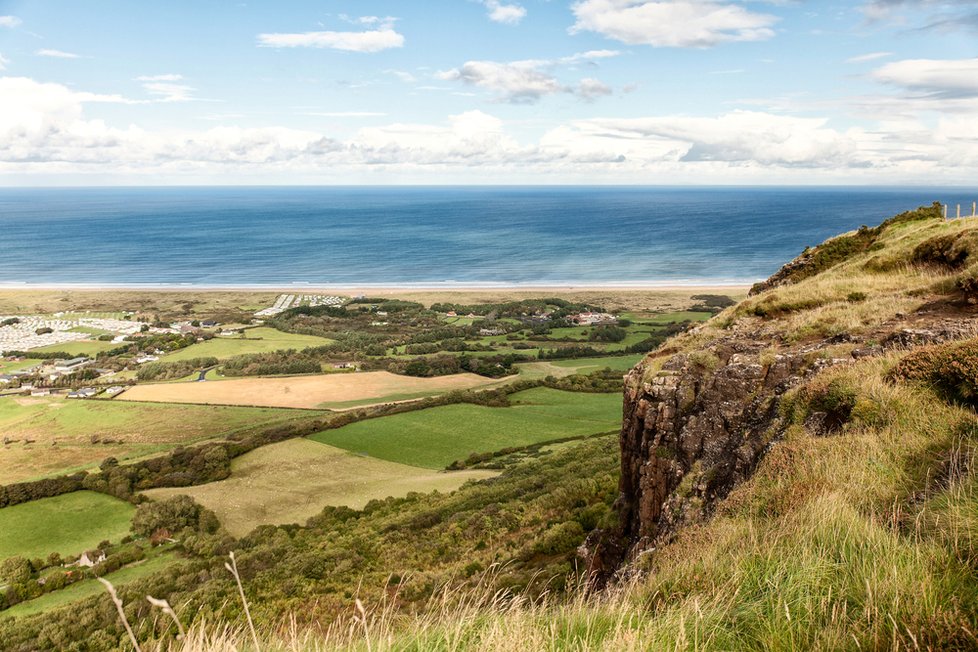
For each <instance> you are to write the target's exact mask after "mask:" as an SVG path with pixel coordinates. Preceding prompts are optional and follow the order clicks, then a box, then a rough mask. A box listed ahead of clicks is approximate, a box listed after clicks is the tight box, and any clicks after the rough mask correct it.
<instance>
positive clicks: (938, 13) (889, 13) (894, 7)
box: [861, 0, 978, 32]
mask: <svg viewBox="0 0 978 652" xmlns="http://www.w3.org/2000/svg"><path fill="white" fill-rule="evenodd" d="M861 9H862V12H863V13H864V14H865V16H866V18H867V19H868V20H869V21H871V22H890V23H893V24H895V25H899V26H903V25H905V24H917V25H921V27H918V28H917V29H922V30H936V31H942V32H953V31H959V30H972V31H974V30H978V2H975V0H870V1H869V2H866V3H865V4H863V6H862V8H861Z"/></svg>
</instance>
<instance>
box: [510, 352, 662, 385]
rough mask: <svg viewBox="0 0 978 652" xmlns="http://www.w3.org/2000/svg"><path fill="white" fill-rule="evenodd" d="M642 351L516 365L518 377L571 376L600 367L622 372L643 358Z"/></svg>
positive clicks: (586, 372) (599, 368) (597, 369)
mask: <svg viewBox="0 0 978 652" xmlns="http://www.w3.org/2000/svg"><path fill="white" fill-rule="evenodd" d="M644 357H645V355H644V354H642V353H630V354H628V355H618V356H607V357H601V358H572V359H570V360H541V361H539V362H523V363H520V364H518V365H516V367H517V369H519V372H520V378H523V379H526V378H529V379H536V378H546V377H547V376H556V377H557V378H561V377H563V376H571V375H573V374H589V373H591V372H594V371H600V370H601V369H606V368H610V369H616V370H618V371H621V372H622V374H624V373H625V372H626V371H628V370H629V369H631V368H632V367H634V366H635V365H636V364H638V362H639V361H640V360H641V359H642V358H644Z"/></svg>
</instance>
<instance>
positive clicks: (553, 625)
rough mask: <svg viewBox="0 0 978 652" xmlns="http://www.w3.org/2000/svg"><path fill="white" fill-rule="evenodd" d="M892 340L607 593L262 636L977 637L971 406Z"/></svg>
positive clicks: (226, 645) (233, 640)
mask: <svg viewBox="0 0 978 652" xmlns="http://www.w3.org/2000/svg"><path fill="white" fill-rule="evenodd" d="M896 359H897V355H896V354H894V355H891V356H888V357H884V358H878V359H868V360H864V361H862V362H860V363H859V364H856V365H853V366H850V367H847V368H841V369H834V370H831V371H828V372H825V373H823V374H821V375H820V376H819V377H816V378H815V379H814V380H813V381H812V383H811V387H809V388H806V389H805V390H799V392H798V394H797V395H796V396H793V397H791V398H790V399H789V401H788V405H789V409H790V410H791V411H796V412H797V414H789V416H792V417H793V418H795V419H796V420H799V421H800V420H803V419H804V414H805V411H806V409H808V408H807V406H806V400H807V398H806V397H807V396H809V395H811V394H812V393H813V392H816V391H817V390H818V387H820V386H824V385H827V384H829V383H833V382H835V383H845V384H847V386H848V387H850V388H851V389H852V390H853V391H854V393H855V395H856V408H855V409H854V410H853V418H852V420H851V421H850V422H849V423H847V424H846V425H845V426H844V427H843V430H842V431H841V432H839V433H837V434H835V435H833V436H828V437H816V436H813V435H811V434H809V433H807V432H806V431H805V430H804V429H803V428H801V427H800V426H796V427H793V428H791V429H790V431H789V433H788V436H787V437H786V439H785V440H784V441H783V442H782V443H781V444H780V445H779V446H778V447H776V448H775V449H774V451H773V452H772V453H771V454H770V455H769V456H768V457H767V458H765V460H764V461H763V462H762V463H761V465H760V468H759V469H758V471H757V472H756V474H755V475H754V477H753V478H752V479H751V480H750V481H748V482H746V483H745V484H743V485H741V486H740V487H739V488H738V489H736V490H735V491H734V492H733V494H731V496H730V497H729V498H728V499H727V501H725V503H724V504H723V505H722V506H721V507H720V508H719V510H718V512H717V513H716V514H715V515H714V516H713V518H711V519H709V520H705V521H703V522H700V523H698V524H694V525H693V526H690V527H687V528H686V529H684V530H683V531H682V532H681V533H680V534H679V536H678V537H677V538H676V539H675V540H674V541H673V542H671V543H670V544H668V545H665V546H663V547H662V548H660V549H659V550H656V551H654V553H651V554H648V555H645V556H644V557H643V558H642V559H640V560H638V561H637V562H636V563H635V565H634V569H635V570H636V571H641V572H637V573H636V574H635V575H633V577H632V579H631V581H629V582H627V583H625V584H623V585H620V586H618V587H616V588H614V589H612V590H610V591H608V592H606V593H602V594H593V593H588V592H587V591H586V590H585V588H584V587H583V586H582V587H579V588H578V590H576V591H572V592H571V596H570V597H569V598H568V597H566V596H565V597H563V598H559V599H558V598H557V597H555V596H550V595H547V594H544V595H543V596H542V597H541V598H539V599H537V600H530V599H528V598H526V597H521V596H518V595H509V594H505V593H495V592H493V591H492V590H491V589H490V588H488V587H490V586H492V585H493V583H492V582H491V581H486V582H484V583H483V584H482V585H481V588H477V589H475V590H472V589H471V588H467V589H461V588H453V587H446V588H445V589H443V590H442V591H441V592H440V593H439V594H437V596H436V597H435V598H433V599H432V601H431V602H430V603H429V604H428V606H427V608H426V609H424V610H423V611H420V612H417V613H403V612H401V611H400V610H399V609H398V608H397V606H396V603H397V600H396V595H393V596H391V597H390V599H389V600H387V601H385V602H384V603H382V604H373V605H372V604H366V605H361V604H360V603H359V602H358V601H357V600H353V599H351V603H350V605H349V608H348V609H347V610H346V611H345V612H344V613H342V614H339V615H338V617H337V618H336V619H335V620H334V621H332V622H329V623H324V624H323V625H322V626H315V625H314V626H311V627H310V626H298V625H296V621H295V619H289V620H286V621H285V622H281V623H264V624H263V625H259V627H258V634H257V636H258V638H259V639H260V645H261V649H262V650H265V651H268V650H271V651H286V650H289V651H299V650H302V651H306V650H309V651H313V650H317V651H318V650H321V651H327V650H356V651H360V650H368V651H371V652H373V651H392V650H398V651H402V650H403V651H419V652H420V651H422V650H423V651H428V650H438V651H445V652H450V651H456V650H459V651H460V650H492V651H497V650H498V651H502V650H507V651H508V650H553V651H557V650H608V651H611V650H615V651H618V650H660V649H661V650H800V649H805V650H840V649H851V650H867V649H872V650H883V649H892V650H897V649H921V650H925V649H931V650H938V649H939V650H947V649H974V648H976V647H978V636H976V632H978V580H976V578H975V568H976V567H978V563H976V562H978V547H976V546H978V482H976V479H978V477H976V470H975V469H974V466H973V465H972V464H971V463H970V460H971V459H972V457H973V456H974V452H975V448H976V445H978V442H976V440H975V431H976V428H975V416H974V414H973V413H972V412H970V411H968V410H965V409H963V408H959V407H956V406H953V405H949V404H947V403H944V402H942V401H940V400H939V399H938V398H937V397H936V396H935V395H934V394H932V393H931V392H930V391H929V390H928V389H927V388H925V387H918V386H913V385H893V384H889V383H887V382H885V381H884V380H883V378H884V376H885V374H886V372H887V370H888V369H889V368H890V367H891V366H892V365H893V364H894V363H895V361H896ZM255 646H256V643H255V642H254V641H253V640H252V636H251V633H250V631H249V629H248V627H247V626H246V625H242V626H241V627H233V626H228V625H225V624H221V625H208V624H206V623H204V624H197V625H196V626H194V627H193V628H191V630H190V632H189V633H188V635H187V638H186V639H185V640H183V641H173V642H170V643H165V642H164V643H161V644H160V645H159V647H158V648H157V650H160V651H163V650H166V651H168V652H178V651H179V652H212V651H213V652H218V651H230V650H254V649H255Z"/></svg>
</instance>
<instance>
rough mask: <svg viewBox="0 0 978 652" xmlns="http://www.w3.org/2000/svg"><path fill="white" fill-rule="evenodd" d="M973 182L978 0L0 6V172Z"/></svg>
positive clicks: (110, 178)
mask: <svg viewBox="0 0 978 652" xmlns="http://www.w3.org/2000/svg"><path fill="white" fill-rule="evenodd" d="M164 184H165V185H180V184H228V185H234V184H262V185H267V184H430V185H439V184H649V185H683V184H752V185H778V184H791V185H817V184H826V185H838V184H866V185H907V184H913V185H970V186H975V185H978V0H946V1H932V0H857V1H855V2H850V3H836V2H808V1H804V0H770V1H765V0H747V1H735V0H684V1H646V0H396V1H386V2H385V1H374V0H348V1H346V0H319V1H311V0H277V1H276V2H268V1H266V2H234V1H223V0H222V1H218V0H196V1H193V2H191V1H189V0H170V1H169V2H132V1H131V0H118V1H108V0H86V1H85V2H78V1H77V0H43V1H41V0H33V1H8V0H0V185H4V186H38V185H164Z"/></svg>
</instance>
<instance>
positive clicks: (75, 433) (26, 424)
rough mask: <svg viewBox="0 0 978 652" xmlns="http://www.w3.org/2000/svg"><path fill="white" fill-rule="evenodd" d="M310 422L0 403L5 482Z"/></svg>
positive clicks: (230, 411) (192, 408)
mask: <svg viewBox="0 0 978 652" xmlns="http://www.w3.org/2000/svg"><path fill="white" fill-rule="evenodd" d="M305 416H308V415H307V414H306V413H296V412H294V411H292V410H276V409H269V408H241V407H221V406H206V405H156V404H140V403H124V402H119V401H106V400H87V401H79V400H68V399H64V398H60V397H44V398H31V397H19V396H18V397H13V396H11V397H6V398H0V442H2V443H0V484H8V483H11V482H20V481H24V480H30V479H34V478H37V477H41V476H46V475H53V474H60V473H66V472H69V471H74V470H78V469H81V468H89V467H92V466H95V465H97V464H98V463H99V462H101V461H102V460H103V459H105V458H106V457H110V456H112V457H116V458H118V459H120V460H125V459H128V458H133V457H140V456H143V455H148V454H151V453H155V452H159V451H162V450H167V449H169V448H172V447H174V446H177V445H180V444H188V443H192V442H195V441H198V440H202V439H208V438H215V437H225V436H227V435H229V434H230V433H232V432H236V431H239V430H243V429H248V428H259V427H263V426H268V425H272V424H275V423H281V422H285V421H289V420H292V419H295V418H301V417H305Z"/></svg>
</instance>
